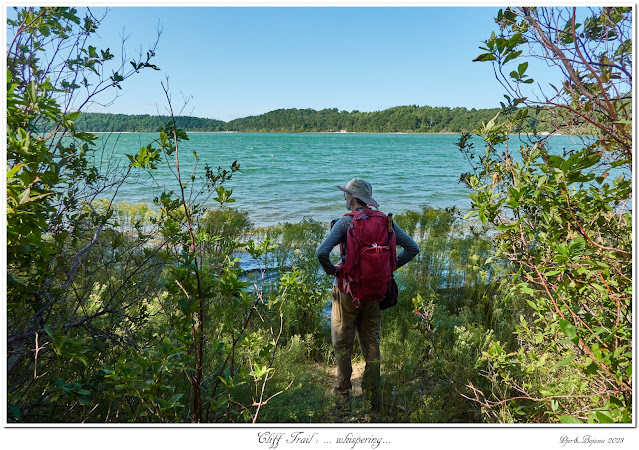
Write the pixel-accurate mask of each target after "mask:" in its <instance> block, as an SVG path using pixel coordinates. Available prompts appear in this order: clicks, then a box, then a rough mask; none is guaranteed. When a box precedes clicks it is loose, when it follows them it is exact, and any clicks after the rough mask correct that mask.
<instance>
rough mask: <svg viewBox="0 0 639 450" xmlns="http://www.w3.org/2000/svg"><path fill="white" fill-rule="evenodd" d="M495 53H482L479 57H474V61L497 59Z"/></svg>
mask: <svg viewBox="0 0 639 450" xmlns="http://www.w3.org/2000/svg"><path fill="white" fill-rule="evenodd" d="M496 59H497V58H495V55H493V54H492V53H482V54H481V55H479V56H478V57H477V58H475V59H473V62H483V61H495V60H496Z"/></svg>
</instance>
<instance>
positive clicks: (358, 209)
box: [315, 178, 419, 408]
mask: <svg viewBox="0 0 639 450" xmlns="http://www.w3.org/2000/svg"><path fill="white" fill-rule="evenodd" d="M338 188H339V189H340V190H342V191H344V200H346V209H347V210H349V211H350V212H349V213H347V214H345V215H344V216H342V217H341V218H340V219H339V220H334V221H333V225H332V228H331V231H330V233H329V234H328V236H327V237H326V239H324V241H323V242H322V243H321V244H320V245H319V247H317V250H316V252H315V254H316V256H317V258H318V259H319V262H320V264H321V265H322V267H323V268H324V271H325V272H326V273H327V274H329V275H335V277H336V279H335V285H334V286H333V291H332V293H331V295H332V298H333V305H332V310H331V340H332V342H333V347H334V349H335V360H336V363H337V385H336V387H335V388H334V389H333V392H334V393H335V394H337V395H338V399H341V400H342V401H344V402H348V401H350V393H351V389H352V384H351V373H352V367H351V355H352V350H353V341H354V339H355V331H357V336H358V338H359V342H360V347H361V349H362V354H363V355H364V359H365V360H366V367H365V369H364V375H363V378H362V389H363V391H364V393H365V395H366V396H367V398H368V399H370V401H371V405H372V406H373V407H374V408H376V407H378V406H379V403H380V387H381V380H380V360H381V357H380V351H379V335H380V328H381V323H382V311H381V309H380V303H379V300H377V301H370V298H372V297H371V296H368V298H367V299H366V300H369V301H361V300H360V299H359V298H353V296H352V295H351V293H352V290H351V289H350V287H351V286H350V283H349V282H348V281H347V279H346V277H345V274H344V270H345V268H346V267H348V265H347V262H348V261H349V259H348V258H353V257H354V255H349V254H346V253H347V252H346V249H347V248H349V249H353V248H355V250H356V251H355V252H354V253H356V254H357V253H358V252H359V250H358V249H357V248H356V247H354V245H356V244H355V242H359V239H351V240H352V241H353V242H351V244H350V246H349V245H348V244H347V234H348V233H349V228H350V229H351V232H353V231H352V230H353V228H354V225H353V220H354V218H355V217H361V216H364V217H363V218H364V219H366V218H367V217H368V216H374V215H377V216H382V217H383V220H384V222H383V223H386V222H385V221H386V219H387V218H388V217H387V216H386V215H384V214H383V213H380V212H378V211H376V210H374V209H372V208H371V207H374V208H377V207H378V206H379V205H378V203H377V202H376V201H375V200H374V199H373V198H372V194H373V189H372V187H371V185H370V183H368V182H367V181H365V180H362V179H361V178H353V179H352V180H351V181H349V182H348V183H347V184H346V186H338ZM355 220H357V219H355ZM380 223H381V222H380ZM391 230H392V232H391ZM383 234H387V236H388V237H387V239H388V241H385V242H380V244H385V245H386V247H385V248H386V249H387V250H388V249H390V252H389V253H388V254H389V259H392V261H390V262H389V263H388V265H389V266H391V267H390V271H389V272H390V275H384V276H392V271H393V270H395V269H396V268H399V267H401V266H403V265H404V264H406V263H407V262H409V261H410V260H411V259H413V258H414V257H415V256H416V255H417V253H419V246H418V245H417V244H416V243H415V241H414V240H413V239H412V238H411V237H410V236H409V235H407V234H406V233H405V232H404V231H402V230H401V228H400V227H399V226H397V225H396V224H395V223H392V222H391V221H390V220H389V221H388V231H386V232H383ZM393 234H394V235H393ZM391 238H392V240H391ZM389 243H392V245H391V244H389ZM395 243H396V244H397V245H399V246H401V247H402V252H401V253H400V254H399V255H398V256H397V257H396V259H395V251H396V247H395ZM338 244H341V245H340V263H339V264H338V265H333V264H332V263H331V261H330V258H329V254H330V252H331V251H332V249H333V247H335V246H336V245H338ZM357 245H360V244H357ZM375 247H377V244H374V246H373V247H370V248H375ZM375 250H379V249H377V248H375ZM358 262H359V261H358ZM351 264H353V261H352V260H351ZM363 267H364V266H363V265H362V266H361V267H360V270H361V271H364V270H365V269H364V268H363ZM361 275H362V278H363V277H364V275H368V276H369V277H370V275H371V274H363V273H362V274H361ZM372 276H373V278H372V279H373V280H374V282H373V283H370V284H375V282H376V281H377V280H375V278H374V277H376V276H377V277H378V278H379V277H382V274H372ZM393 284H394V281H393ZM369 287H370V286H369ZM360 290H361V291H364V290H366V286H365V287H363V288H361V289H360ZM349 292H350V293H349ZM384 293H385V292H382V293H381V296H382V297H383V296H384ZM356 295H357V294H356ZM357 297H360V295H357Z"/></svg>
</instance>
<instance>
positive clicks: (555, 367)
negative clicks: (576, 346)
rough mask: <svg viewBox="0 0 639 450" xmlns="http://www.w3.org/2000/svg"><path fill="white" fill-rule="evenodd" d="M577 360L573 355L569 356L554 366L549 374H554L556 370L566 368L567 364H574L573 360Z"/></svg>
mask: <svg viewBox="0 0 639 450" xmlns="http://www.w3.org/2000/svg"><path fill="white" fill-rule="evenodd" d="M575 358H576V356H574V355H573V356H568V357H566V358H564V359H562V360H561V361H559V362H558V363H557V364H555V365H554V366H552V367H551V368H550V370H549V372H553V371H554V370H556V369H558V368H559V367H562V366H565V365H566V364H570V363H571V362H572V360H574V359H575Z"/></svg>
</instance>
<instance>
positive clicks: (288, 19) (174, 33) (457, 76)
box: [89, 6, 503, 120]
mask: <svg viewBox="0 0 639 450" xmlns="http://www.w3.org/2000/svg"><path fill="white" fill-rule="evenodd" d="M94 9H95V11H96V13H98V14H100V13H102V12H104V8H99V7H96V8H94ZM498 10H499V8H498V7H495V6H482V7H470V6H455V7H434V6H421V7H370V6H369V7H310V6H299V7H262V6H258V7H256V6H252V7H215V6H209V7H157V6H155V7H109V9H108V14H107V16H106V18H105V20H104V21H103V23H102V25H101V27H100V29H99V31H98V34H99V36H100V37H101V38H102V42H100V43H99V45H96V47H99V48H106V47H110V48H111V50H112V52H114V53H116V54H117V53H119V49H120V47H121V42H120V41H121V36H123V35H124V36H127V37H128V39H127V41H126V48H127V52H128V54H129V56H133V55H134V54H135V53H136V52H137V51H139V50H140V49H143V50H144V51H146V49H147V48H148V46H149V45H150V44H152V43H153V41H154V39H155V35H156V28H157V26H158V24H160V26H161V27H162V28H163V33H162V35H161V37H160V42H159V46H158V49H157V58H156V60H155V64H157V65H158V66H159V67H160V68H161V69H162V70H161V72H152V71H145V72H142V73H141V74H139V75H138V76H136V77H133V78H132V79H130V80H127V82H126V83H125V84H123V88H124V90H123V92H122V94H123V95H121V96H120V97H119V98H118V99H117V100H116V101H115V102H114V104H112V105H110V106H108V107H107V108H104V107H102V106H98V105H94V106H92V107H91V108H90V109H89V111H92V112H112V113H127V114H157V113H158V112H159V113H161V114H164V113H165V112H166V101H165V99H164V94H163V91H162V88H161V85H160V83H161V82H162V81H165V79H166V77H168V79H169V86H170V89H171V93H172V97H173V103H174V108H175V109H180V107H181V106H182V104H183V103H184V102H183V101H182V99H183V98H184V97H189V98H190V100H189V102H188V104H187V105H186V108H185V109H184V110H183V113H184V114H188V115H194V116H198V117H206V118H214V119H221V120H231V119H233V118H237V117H245V116H248V115H257V114H262V113H265V112H268V111H271V110H274V109H278V108H314V109H322V108H338V109H340V110H347V111H352V110H360V111H376V110H382V109H386V108H389V107H392V106H399V105H411V104H416V105H420V106H424V105H427V106H448V107H456V106H463V107H467V108H491V107H498V106H499V102H500V101H501V100H503V89H502V87H501V86H500V85H499V83H498V82H497V80H496V79H495V77H494V74H493V69H492V66H491V64H490V63H474V62H472V60H473V59H474V58H475V57H476V56H477V55H479V54H480V53H482V51H481V50H480V49H479V46H480V45H481V43H482V40H485V39H487V38H488V37H489V36H490V33H491V32H492V31H494V30H495V29H496V25H495V23H494V20H493V19H494V17H495V16H496V14H497V11H498Z"/></svg>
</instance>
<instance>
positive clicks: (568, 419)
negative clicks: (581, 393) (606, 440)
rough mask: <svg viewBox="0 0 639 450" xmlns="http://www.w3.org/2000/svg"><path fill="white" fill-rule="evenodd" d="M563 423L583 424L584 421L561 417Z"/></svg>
mask: <svg viewBox="0 0 639 450" xmlns="http://www.w3.org/2000/svg"><path fill="white" fill-rule="evenodd" d="M559 421H560V422H561V423H583V421H581V420H579V419H577V418H576V417H573V416H568V415H563V416H560V417H559Z"/></svg>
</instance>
